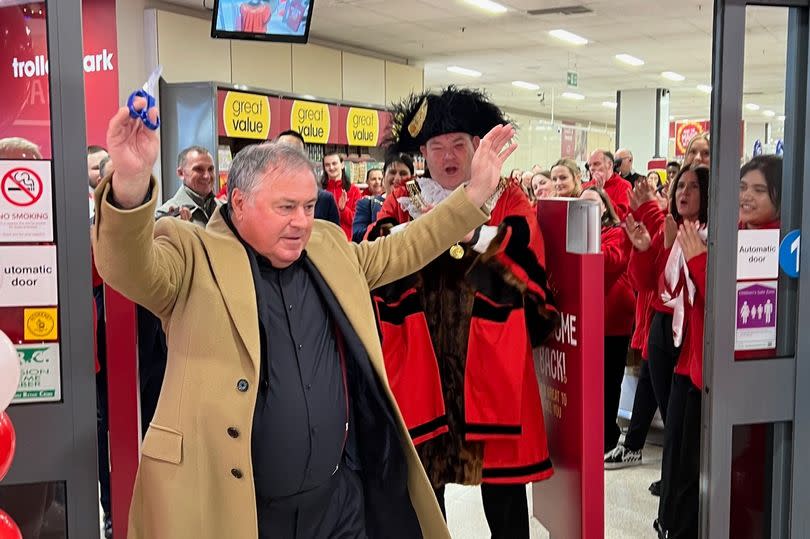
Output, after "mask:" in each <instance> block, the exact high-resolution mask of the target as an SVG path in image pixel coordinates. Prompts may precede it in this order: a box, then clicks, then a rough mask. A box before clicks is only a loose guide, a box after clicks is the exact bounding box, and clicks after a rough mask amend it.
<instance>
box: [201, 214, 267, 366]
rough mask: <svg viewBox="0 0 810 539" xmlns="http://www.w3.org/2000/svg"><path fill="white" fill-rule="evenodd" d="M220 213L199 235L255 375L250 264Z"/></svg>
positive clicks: (257, 355) (257, 360)
mask: <svg viewBox="0 0 810 539" xmlns="http://www.w3.org/2000/svg"><path fill="white" fill-rule="evenodd" d="M220 212H221V207H219V208H217V209H216V211H215V212H214V216H213V217H212V218H211V221H210V222H209V223H208V226H207V227H206V228H205V231H200V233H199V234H200V237H201V239H202V241H203V245H204V246H205V251H206V253H207V255H208V261H209V265H210V266H211V271H212V272H213V274H214V279H215V280H216V283H217V286H218V287H219V289H220V291H221V292H222V297H223V298H224V299H225V305H226V306H227V308H228V313H229V314H230V315H231V320H233V323H234V325H235V326H236V329H237V331H238V332H239V336H240V337H241V338H242V341H243V342H244V344H245V348H246V349H247V351H248V353H249V354H250V359H251V361H252V362H253V366H254V367H255V368H256V372H259V366H260V364H261V344H260V340H259V312H258V308H257V306H256V289H255V287H254V285H253V278H252V273H251V269H250V261H249V260H248V256H247V253H246V252H245V248H244V247H243V246H242V243H241V242H240V241H239V239H238V238H237V237H236V236H235V235H234V234H233V232H231V229H230V228H228V225H227V223H226V222H225V220H224V219H223V218H222V214H221V213H220Z"/></svg>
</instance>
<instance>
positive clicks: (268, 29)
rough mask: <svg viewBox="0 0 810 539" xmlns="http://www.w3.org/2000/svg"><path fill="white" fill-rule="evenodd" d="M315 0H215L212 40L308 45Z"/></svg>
mask: <svg viewBox="0 0 810 539" xmlns="http://www.w3.org/2000/svg"><path fill="white" fill-rule="evenodd" d="M314 3H315V0H214V17H213V20H212V21H211V37H222V38H227V39H258V40H263V41H283V42H287V43H306V42H307V39H309V24H310V22H311V20H312V5H313V4H314Z"/></svg>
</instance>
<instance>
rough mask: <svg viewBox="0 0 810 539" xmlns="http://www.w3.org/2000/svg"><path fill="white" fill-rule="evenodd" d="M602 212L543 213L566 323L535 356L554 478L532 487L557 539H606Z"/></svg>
mask: <svg viewBox="0 0 810 539" xmlns="http://www.w3.org/2000/svg"><path fill="white" fill-rule="evenodd" d="M588 206H592V207H591V208H588ZM596 209H597V208H596V207H595V206H593V205H587V204H585V203H583V202H581V201H577V200H555V199H543V200H540V202H539V204H538V206H537V217H538V222H539V224H540V228H541V230H542V231H543V239H544V241H545V245H546V261H547V263H548V275H549V283H550V284H551V288H552V290H553V292H554V299H555V303H556V304H557V308H558V309H559V312H560V316H561V321H560V326H559V328H558V329H557V331H555V333H554V335H553V336H552V337H551V338H549V340H548V341H547V342H546V343H545V344H544V345H543V346H540V347H539V348H537V349H535V350H534V359H535V371H536V373H537V377H538V381H539V383H540V391H541V396H542V399H543V413H544V414H545V421H546V433H547V435H548V441H549V452H550V454H551V461H552V462H553V463H554V475H553V476H552V477H551V478H550V479H548V480H547V481H542V482H540V483H535V484H534V485H533V486H532V488H533V499H534V509H533V514H534V516H535V517H537V519H538V520H539V521H540V522H541V523H542V524H543V526H545V528H546V529H547V530H548V531H549V533H550V534H551V537H565V538H566V539H596V538H599V539H602V538H603V537H604V526H605V521H604V517H605V507H604V494H605V493H604V486H605V483H604V481H605V471H604V462H603V459H604V454H603V452H602V446H603V444H604V440H603V431H604V417H603V412H602V410H603V408H604V402H603V391H604V388H603V376H602V373H603V365H602V357H603V353H604V333H605V332H604V324H605V322H604V298H605V295H604V280H603V279H602V278H601V276H602V275H603V273H604V260H603V256H602V254H601V253H600V252H599V247H598V245H599V241H598V238H599V232H600V224H599V215H598V211H593V210H596ZM594 276H600V277H599V278H598V279H596V278H594Z"/></svg>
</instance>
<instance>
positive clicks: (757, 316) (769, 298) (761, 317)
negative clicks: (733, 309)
mask: <svg viewBox="0 0 810 539" xmlns="http://www.w3.org/2000/svg"><path fill="white" fill-rule="evenodd" d="M776 298H777V281H759V282H739V283H737V324H736V333H735V338H734V349H735V350H772V349H774V348H776Z"/></svg>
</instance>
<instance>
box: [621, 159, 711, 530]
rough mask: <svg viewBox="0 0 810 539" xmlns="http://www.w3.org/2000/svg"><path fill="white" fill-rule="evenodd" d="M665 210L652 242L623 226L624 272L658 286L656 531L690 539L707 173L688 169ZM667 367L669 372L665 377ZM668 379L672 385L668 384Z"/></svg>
mask: <svg viewBox="0 0 810 539" xmlns="http://www.w3.org/2000/svg"><path fill="white" fill-rule="evenodd" d="M669 206H670V207H669V214H668V215H667V216H666V218H665V222H664V226H663V230H661V231H659V232H658V233H657V234H656V235H655V237H654V238H652V239H651V238H650V234H649V232H648V231H647V228H646V226H645V225H644V224H643V223H637V222H636V221H635V219H633V218H632V216H631V217H630V218H628V220H627V233H628V236H629V237H630V239H631V241H632V242H633V246H634V248H635V250H634V252H633V255H632V256H631V258H630V266H629V267H630V275H631V278H632V279H633V280H634V282H635V283H636V284H637V285H639V284H641V285H645V286H646V287H647V288H649V287H650V285H651V283H652V282H656V283H658V284H657V285H656V287H657V289H658V292H659V295H658V298H657V301H656V304H655V305H654V308H655V311H656V313H655V315H654V317H653V320H652V322H651V325H650V337H649V343H648V353H649V368H650V378H651V381H652V384H653V389H654V391H655V396H656V400H657V401H658V405H659V407H660V408H661V410H662V414H664V413H665V414H666V419H665V427H666V430H665V437H664V457H663V462H662V478H661V500H660V503H659V508H658V518H657V519H656V523H655V526H656V529H657V530H659V534H662V533H663V534H664V535H661V536H662V537H663V536H666V535H665V534H666V533H669V534H670V535H669V536H670V537H692V536H693V535H692V531H693V530H694V532H695V533H696V531H697V528H696V526H697V515H698V513H699V511H698V505H697V504H698V491H697V486H698V483H697V481H698V477H699V454H700V391H699V390H698V391H697V392H695V391H694V388H695V387H701V384H702V378H701V377H700V376H699V375H698V372H697V370H696V369H697V367H696V366H695V365H697V364H700V369H702V344H701V346H699V347H696V344H695V339H696V338H698V337H699V338H700V340H701V342H702V339H703V305H704V300H705V282H706V279H705V261H706V257H705V254H704V255H703V256H700V255H701V252H700V249H699V244H700V242H703V245H704V247H703V251H702V252H703V253H705V238H706V230H707V229H706V225H707V221H708V206H709V170H708V168H706V167H704V166H698V167H697V168H691V167H690V166H689V165H685V166H684V168H682V169H681V171H680V173H679V174H678V176H677V178H676V182H675V185H674V186H673V188H672V189H671V190H670V204H669ZM681 238H683V240H681ZM682 244H683V245H682ZM651 269H652V271H650V270H651ZM639 288H640V287H639ZM667 310H668V311H669V312H666V311H667ZM682 344H683V349H682V350H680V351H679V348H680V347H681V345H682ZM670 364H672V365H673V369H672V370H668V369H667V367H668V366H669V365H670ZM668 373H669V374H670V375H671V381H667V380H666V378H667V374H668ZM667 386H668V387H667ZM662 393H663V394H662ZM664 397H666V399H665V398H664ZM664 410H665V412H664ZM695 419H697V431H695V424H694V422H695ZM695 432H697V438H695ZM639 452H640V450H639ZM639 458H640V455H639ZM696 464H697V467H695V465H696ZM679 533H684V534H685V535H678V534H679Z"/></svg>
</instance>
